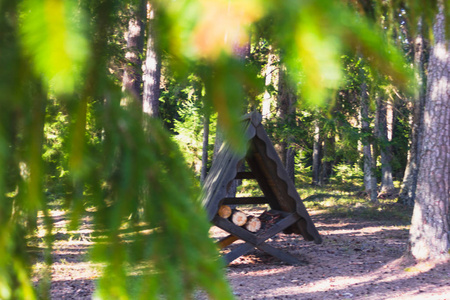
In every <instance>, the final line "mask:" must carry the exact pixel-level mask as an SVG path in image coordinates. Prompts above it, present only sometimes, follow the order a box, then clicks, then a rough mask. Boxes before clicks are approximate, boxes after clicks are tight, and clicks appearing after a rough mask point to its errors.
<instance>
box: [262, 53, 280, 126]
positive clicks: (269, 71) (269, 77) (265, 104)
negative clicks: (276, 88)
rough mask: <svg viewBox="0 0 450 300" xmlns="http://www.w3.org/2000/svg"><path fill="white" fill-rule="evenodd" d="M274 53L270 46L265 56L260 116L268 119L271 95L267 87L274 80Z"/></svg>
mask: <svg viewBox="0 0 450 300" xmlns="http://www.w3.org/2000/svg"><path fill="white" fill-rule="evenodd" d="M276 60H277V59H276V55H275V54H274V53H273V50H272V48H269V54H268V58H267V65H266V68H265V74H264V76H265V86H266V91H265V92H264V98H263V101H262V117H263V119H268V118H269V117H270V112H271V105H272V102H273V100H274V99H273V96H272V95H271V94H270V93H269V91H268V87H270V86H271V85H272V84H273V83H274V82H275V80H274V79H275V74H274V72H275V69H276V68H275V63H276Z"/></svg>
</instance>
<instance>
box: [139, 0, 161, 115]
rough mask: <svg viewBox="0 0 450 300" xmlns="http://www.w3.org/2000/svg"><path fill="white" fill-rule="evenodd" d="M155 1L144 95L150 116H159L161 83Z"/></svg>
mask: <svg viewBox="0 0 450 300" xmlns="http://www.w3.org/2000/svg"><path fill="white" fill-rule="evenodd" d="M154 2H155V1H150V18H149V21H148V33H147V53H146V57H145V65H144V68H143V69H144V70H143V71H144V95H143V100H142V109H143V111H144V113H146V114H147V115H148V116H150V117H153V118H156V117H158V116H159V95H160V90H159V85H160V81H161V56H160V53H159V49H158V43H157V41H158V33H157V30H156V26H155V24H156V22H155V18H156V16H157V12H156V7H155V4H154Z"/></svg>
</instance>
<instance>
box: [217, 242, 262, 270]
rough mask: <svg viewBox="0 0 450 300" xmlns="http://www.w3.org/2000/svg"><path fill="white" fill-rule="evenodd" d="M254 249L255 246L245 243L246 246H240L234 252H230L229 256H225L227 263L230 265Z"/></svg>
mask: <svg viewBox="0 0 450 300" xmlns="http://www.w3.org/2000/svg"><path fill="white" fill-rule="evenodd" d="M253 248H255V246H254V245H252V244H250V243H245V244H242V245H240V246H238V247H237V248H236V249H233V251H231V252H228V253H227V254H225V255H224V256H223V258H224V260H225V263H226V264H227V265H228V264H229V263H230V262H232V261H233V260H235V259H236V258H238V257H240V256H242V255H244V254H246V253H247V252H248V251H250V250H252V249H253Z"/></svg>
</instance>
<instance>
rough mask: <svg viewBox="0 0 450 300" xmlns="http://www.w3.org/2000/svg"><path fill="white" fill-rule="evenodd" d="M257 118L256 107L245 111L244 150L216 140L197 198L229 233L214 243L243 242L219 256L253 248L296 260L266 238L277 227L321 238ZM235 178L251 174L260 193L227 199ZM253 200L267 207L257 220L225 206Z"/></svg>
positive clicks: (227, 258)
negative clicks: (245, 168)
mask: <svg viewBox="0 0 450 300" xmlns="http://www.w3.org/2000/svg"><path fill="white" fill-rule="evenodd" d="M261 120H262V117H261V115H260V114H259V113H257V112H253V113H250V114H248V115H246V116H245V117H244V119H243V134H245V137H246V139H247V144H248V148H247V149H248V151H247V153H245V154H237V153H236V152H234V151H233V150H232V149H231V148H230V147H229V146H228V145H227V144H226V143H224V144H223V145H222V147H221V149H220V150H219V153H218V154H217V157H216V159H215V160H214V161H213V164H212V167H211V169H210V171H209V173H208V176H207V177H206V180H205V184H204V188H203V200H202V201H203V202H202V203H203V206H204V207H205V209H206V211H207V214H208V217H209V220H210V221H211V222H212V223H213V224H214V225H216V226H217V227H219V228H221V229H223V230H225V231H226V232H228V233H229V236H227V237H225V238H224V239H222V240H221V241H219V242H218V244H219V246H220V247H222V248H223V247H226V246H228V245H230V244H232V243H234V242H235V241H237V240H239V239H240V240H243V241H244V242H245V243H243V244H241V245H239V246H238V247H236V248H234V249H233V250H232V251H230V252H229V253H227V254H226V255H224V259H225V261H226V263H227V264H228V263H230V262H232V261H233V260H235V259H236V258H238V257H240V256H242V255H245V254H246V253H248V252H249V251H250V250H252V249H254V248H257V249H259V250H262V251H264V252H266V253H268V254H270V255H272V256H274V257H276V258H278V259H280V260H282V261H284V262H287V263H289V264H293V265H299V264H302V262H301V261H300V260H299V259H298V258H296V257H294V256H292V255H290V254H289V253H287V252H284V251H282V250H280V249H277V248H275V247H273V246H271V245H269V244H268V240H269V239H270V238H272V237H274V236H275V235H277V234H278V233H280V232H285V233H291V234H297V235H300V236H302V237H303V238H304V239H305V240H306V241H314V242H315V243H317V244H320V243H322V238H321V237H320V235H319V233H318V231H317V229H316V227H315V226H314V223H313V222H312V220H311V218H310V216H309V214H308V212H307V210H306V208H305V206H304V204H303V202H302V201H301V199H300V196H299V194H298V193H297V190H296V188H295V186H294V183H293V182H292V180H291V179H290V178H289V176H288V174H287V172H286V170H285V168H284V166H283V164H282V163H281V160H280V158H279V156H278V154H277V152H276V151H275V148H274V146H273V144H272V142H271V141H270V139H269V137H268V136H267V133H266V131H265V130H264V128H263V125H262V124H261ZM243 164H246V165H247V166H248V168H249V169H250V172H239V169H240V167H241V166H242V165H243ZM235 179H255V180H256V181H257V182H258V184H259V187H260V188H261V191H262V192H263V194H264V197H235V198H227V197H226V195H227V189H228V187H229V186H230V184H231V183H232V181H233V180H235ZM258 204H268V205H269V206H270V210H268V211H265V212H264V213H263V214H262V215H261V216H259V218H258V219H259V220H258V221H257V220H255V219H254V218H255V217H250V218H247V219H248V220H247V221H243V219H244V218H245V216H242V215H239V210H236V209H231V208H230V207H229V206H239V205H258ZM233 217H234V218H233ZM235 219H236V220H235ZM242 221H243V222H242ZM255 222H256V223H255ZM258 222H259V225H258Z"/></svg>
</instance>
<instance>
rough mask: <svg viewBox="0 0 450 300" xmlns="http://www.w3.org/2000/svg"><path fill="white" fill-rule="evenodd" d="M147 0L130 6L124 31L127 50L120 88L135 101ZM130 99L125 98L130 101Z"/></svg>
mask: <svg viewBox="0 0 450 300" xmlns="http://www.w3.org/2000/svg"><path fill="white" fill-rule="evenodd" d="M146 4H147V1H145V0H140V1H139V3H138V4H137V5H136V7H133V8H132V16H131V18H130V20H129V22H128V32H127V33H126V41H127V50H126V53H125V60H126V62H125V66H124V73H123V78H122V90H124V91H126V92H127V93H128V94H129V95H131V96H132V98H134V100H135V101H139V100H140V99H141V84H142V76H141V73H142V72H141V69H142V60H141V56H142V51H143V49H144V37H145V29H144V20H145V19H146ZM129 101H131V99H127V100H125V103H130V102H129Z"/></svg>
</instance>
